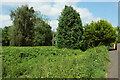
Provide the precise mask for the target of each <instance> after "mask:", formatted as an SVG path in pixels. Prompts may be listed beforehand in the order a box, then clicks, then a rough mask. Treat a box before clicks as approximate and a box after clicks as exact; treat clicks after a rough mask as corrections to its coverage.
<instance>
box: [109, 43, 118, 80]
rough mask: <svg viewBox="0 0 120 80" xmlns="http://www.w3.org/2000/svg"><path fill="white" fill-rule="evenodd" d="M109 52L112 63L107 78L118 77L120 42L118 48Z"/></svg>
mask: <svg viewBox="0 0 120 80" xmlns="http://www.w3.org/2000/svg"><path fill="white" fill-rule="evenodd" d="M109 52H110V61H111V64H110V66H109V73H108V74H107V78H118V56H119V53H120V43H119V44H118V45H117V50H112V51H109ZM119 75H120V74H119Z"/></svg>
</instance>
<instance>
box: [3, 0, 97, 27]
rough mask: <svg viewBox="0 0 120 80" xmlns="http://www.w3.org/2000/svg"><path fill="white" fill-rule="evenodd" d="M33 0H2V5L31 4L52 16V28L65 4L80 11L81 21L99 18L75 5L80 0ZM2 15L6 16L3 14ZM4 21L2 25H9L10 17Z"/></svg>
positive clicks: (55, 25) (86, 21) (55, 24)
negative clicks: (50, 0)
mask: <svg viewBox="0 0 120 80" xmlns="http://www.w3.org/2000/svg"><path fill="white" fill-rule="evenodd" d="M20 1H22V3H19V2H20ZM32 1H33V0H30V1H27V0H24V1H23V0H11V1H10V2H12V3H8V2H9V1H8V0H4V3H3V5H8V6H20V5H23V4H29V6H30V7H31V6H33V7H34V9H35V10H37V11H40V12H41V13H42V14H44V15H46V16H49V17H52V18H53V20H51V22H50V25H51V26H52V29H56V28H57V25H58V24H57V23H58V21H57V19H58V17H59V15H60V13H61V12H62V10H63V8H64V6H65V5H71V6H73V8H74V9H76V10H77V11H78V12H79V13H80V17H81V19H82V21H83V22H84V23H90V22H91V21H97V20H99V18H95V17H94V16H93V15H92V13H91V12H90V11H89V10H88V9H87V8H79V7H77V6H76V4H77V2H78V1H81V0H76V1H77V2H68V0H65V1H60V2H57V1H55V0H53V2H54V3H53V4H51V3H50V2H44V1H43V0H40V1H43V2H39V1H38V2H37V0H35V1H36V2H34V1H33V2H32ZM3 16H4V17H8V16H5V15H3ZM6 21H7V22H6V23H3V24H4V25H5V24H6V25H9V24H11V21H10V18H8V19H7V18H6Z"/></svg>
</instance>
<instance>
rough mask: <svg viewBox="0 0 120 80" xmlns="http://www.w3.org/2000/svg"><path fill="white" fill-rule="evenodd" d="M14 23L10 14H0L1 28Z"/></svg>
mask: <svg viewBox="0 0 120 80" xmlns="http://www.w3.org/2000/svg"><path fill="white" fill-rule="evenodd" d="M9 25H12V21H11V20H10V16H9V15H0V28H3V27H4V26H9Z"/></svg>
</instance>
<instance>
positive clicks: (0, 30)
mask: <svg viewBox="0 0 120 80" xmlns="http://www.w3.org/2000/svg"><path fill="white" fill-rule="evenodd" d="M1 44H2V28H0V45H1Z"/></svg>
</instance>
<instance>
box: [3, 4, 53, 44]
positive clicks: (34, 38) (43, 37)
mask: <svg viewBox="0 0 120 80" xmlns="http://www.w3.org/2000/svg"><path fill="white" fill-rule="evenodd" d="M10 17H11V20H12V21H13V25H12V26H7V27H4V29H3V30H2V45H3V46H50V45H51V44H52V31H51V26H50V25H48V23H47V18H45V16H43V15H42V14H41V13H40V12H37V11H35V10H34V9H33V7H31V8H29V7H28V5H25V6H21V7H18V8H17V9H16V10H11V14H10Z"/></svg>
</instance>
